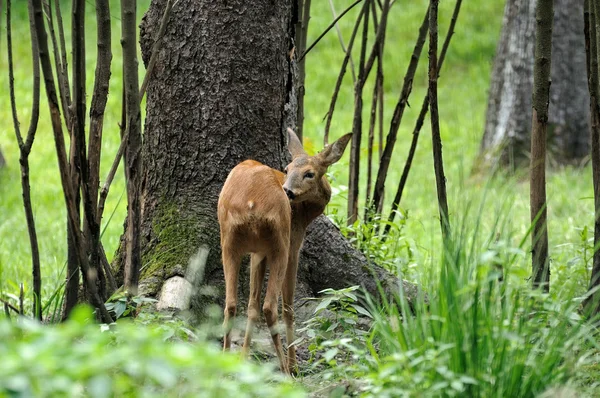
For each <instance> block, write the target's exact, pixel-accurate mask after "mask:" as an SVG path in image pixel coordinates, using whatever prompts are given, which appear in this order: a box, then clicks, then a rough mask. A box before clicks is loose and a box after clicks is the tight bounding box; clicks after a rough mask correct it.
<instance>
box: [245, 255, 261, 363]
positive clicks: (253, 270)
mask: <svg viewBox="0 0 600 398" xmlns="http://www.w3.org/2000/svg"><path fill="white" fill-rule="evenodd" d="M266 265H267V263H266V261H265V256H264V255H260V254H256V253H252V254H251V255H250V297H249V298H248V325H247V326H246V336H245V337H244V346H243V347H242V356H244V357H247V356H248V353H249V352H250V343H251V341H252V332H253V331H254V326H255V325H256V322H257V321H258V316H259V314H260V313H259V311H260V307H259V306H260V294H261V292H262V285H263V281H264V279H265V270H266Z"/></svg>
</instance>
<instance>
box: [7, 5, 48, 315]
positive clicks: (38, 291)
mask: <svg viewBox="0 0 600 398" xmlns="http://www.w3.org/2000/svg"><path fill="white" fill-rule="evenodd" d="M27 9H28V12H29V33H30V36H31V56H32V65H33V75H32V76H33V105H32V107H31V119H30V121H29V128H28V131H27V137H26V139H25V141H23V137H22V136H21V129H20V126H19V119H18V116H17V107H16V102H15V89H14V76H13V57H12V32H11V1H10V0H7V2H6V37H7V49H8V73H9V90H10V105H11V108H12V115H13V123H14V129H15V135H16V137H17V142H18V145H19V152H20V156H19V163H20V165H21V188H22V195H23V207H24V210H25V219H26V221H27V231H28V233H29V243H30V246H31V275H32V279H33V316H34V317H35V318H36V319H37V320H39V321H41V320H42V276H41V270H40V252H39V246H38V240H37V232H36V228H35V219H34V217H33V207H32V205H31V188H30V184H29V181H30V180H29V154H30V153H31V148H32V146H33V141H34V139H35V133H36V131H37V126H38V120H39V114H40V62H39V53H38V46H37V39H36V33H35V26H34V23H33V8H32V4H31V1H29V2H28V3H27Z"/></svg>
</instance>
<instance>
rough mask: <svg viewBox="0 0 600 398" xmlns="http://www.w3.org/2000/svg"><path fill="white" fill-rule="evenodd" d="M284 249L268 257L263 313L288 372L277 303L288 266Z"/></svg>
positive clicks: (279, 356) (284, 247)
mask: <svg viewBox="0 0 600 398" xmlns="http://www.w3.org/2000/svg"><path fill="white" fill-rule="evenodd" d="M282 249H284V250H278V251H275V252H274V253H273V254H272V255H271V256H270V257H267V261H268V262H269V282H268V284H267V293H266V295H265V303H264V305H263V313H264V314H265V319H266V321H267V326H268V327H269V331H270V332H271V338H272V339H273V346H274V347H275V352H276V353H277V358H278V359H279V367H280V368H281V371H282V372H283V373H286V374H288V373H289V371H288V368H287V364H286V362H285V354H284V353H283V346H282V344H281V338H280V336H279V328H278V327H277V326H278V325H277V305H278V301H279V294H280V293H281V285H282V283H283V279H284V277H285V270H286V268H287V257H288V256H287V246H286V245H283V247H282Z"/></svg>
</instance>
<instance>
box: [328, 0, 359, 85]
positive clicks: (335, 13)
mask: <svg viewBox="0 0 600 398" xmlns="http://www.w3.org/2000/svg"><path fill="white" fill-rule="evenodd" d="M329 7H330V8H331V14H332V15H333V18H337V12H336V11H335V6H334V5H333V0H329ZM335 30H336V32H337V35H338V40H339V41H340V47H342V51H343V52H344V54H346V53H347V52H348V50H347V49H346V44H344V37H343V36H342V31H341V30H340V26H339V25H338V23H337V22H336V23H335ZM349 61H350V71H351V72H352V83H353V84H356V71H355V70H354V60H353V59H352V55H350V60H349Z"/></svg>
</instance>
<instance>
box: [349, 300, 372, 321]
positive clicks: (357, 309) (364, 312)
mask: <svg viewBox="0 0 600 398" xmlns="http://www.w3.org/2000/svg"><path fill="white" fill-rule="evenodd" d="M352 307H354V309H355V310H356V311H358V312H359V313H360V314H362V315H364V316H367V317H369V318H371V319H373V316H372V315H371V313H370V312H369V311H367V310H366V309H365V308H364V307H361V306H360V305H358V304H352Z"/></svg>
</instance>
